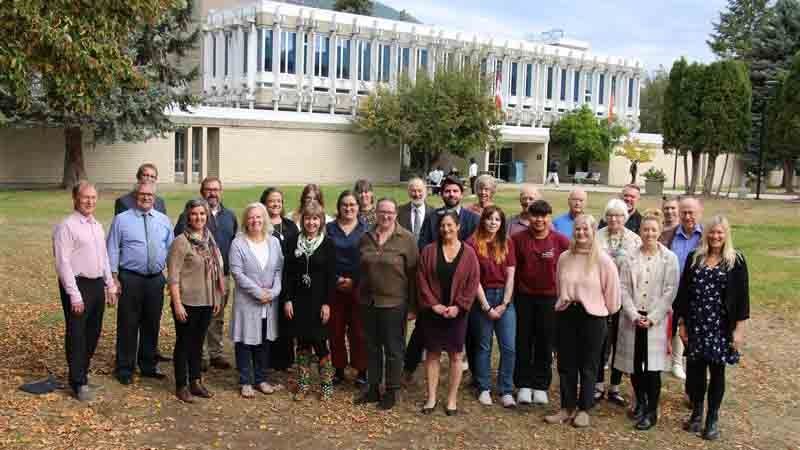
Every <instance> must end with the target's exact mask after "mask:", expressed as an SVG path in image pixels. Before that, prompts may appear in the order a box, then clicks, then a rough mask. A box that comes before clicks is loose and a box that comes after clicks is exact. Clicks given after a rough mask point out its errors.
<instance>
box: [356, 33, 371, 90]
mask: <svg viewBox="0 0 800 450" xmlns="http://www.w3.org/2000/svg"><path fill="white" fill-rule="evenodd" d="M371 67H372V45H371V44H370V42H369V41H358V79H359V80H360V81H369V80H370V70H371Z"/></svg>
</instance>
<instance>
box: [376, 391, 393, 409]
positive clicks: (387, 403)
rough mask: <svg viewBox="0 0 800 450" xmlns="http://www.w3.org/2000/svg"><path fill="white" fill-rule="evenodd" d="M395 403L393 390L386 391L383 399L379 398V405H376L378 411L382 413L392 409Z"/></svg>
mask: <svg viewBox="0 0 800 450" xmlns="http://www.w3.org/2000/svg"><path fill="white" fill-rule="evenodd" d="M396 401H397V398H396V394H395V390H394V389H387V390H386V392H384V393H383V397H381V401H380V404H378V409H382V410H384V411H386V410H389V409H392V408H394V404H395V402H396Z"/></svg>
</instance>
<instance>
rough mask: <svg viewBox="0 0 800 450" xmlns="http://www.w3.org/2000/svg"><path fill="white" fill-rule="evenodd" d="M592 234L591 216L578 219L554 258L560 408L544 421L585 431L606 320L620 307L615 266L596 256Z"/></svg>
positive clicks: (603, 255)
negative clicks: (562, 249)
mask: <svg viewBox="0 0 800 450" xmlns="http://www.w3.org/2000/svg"><path fill="white" fill-rule="evenodd" d="M596 231H597V225H596V222H595V219H594V217H592V216H590V215H582V216H578V217H577V218H576V219H575V228H574V231H573V234H572V241H571V242H570V247H569V250H568V251H566V252H564V253H562V254H561V257H559V259H558V269H557V277H558V278H557V280H558V301H557V302H556V306H555V309H556V317H557V330H558V332H557V334H558V336H557V343H558V344H557V348H558V375H559V379H560V384H561V409H560V410H559V411H558V412H557V413H555V414H553V415H551V416H547V417H545V421H546V422H547V423H551V424H555V423H566V422H571V423H572V424H573V425H574V426H576V427H588V426H589V414H588V411H589V409H590V408H591V407H592V402H593V389H594V384H593V381H594V379H595V377H596V376H597V371H598V369H599V366H598V362H599V361H600V351H601V350H602V349H601V346H602V343H603V340H604V339H605V335H606V333H607V326H606V317H607V316H608V315H609V314H614V313H615V312H617V311H619V308H620V290H619V289H620V288H619V274H618V273H617V266H616V265H614V261H613V260H612V259H611V257H610V256H608V254H606V253H605V252H602V251H600V248H599V245H598V243H597V241H596V240H595V232H596ZM579 375H580V381H581V382H580V386H581V389H580V393H578V379H579V378H578V376H579ZM576 408H577V412H576Z"/></svg>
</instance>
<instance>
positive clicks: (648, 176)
mask: <svg viewBox="0 0 800 450" xmlns="http://www.w3.org/2000/svg"><path fill="white" fill-rule="evenodd" d="M642 176H643V177H644V179H645V180H647V181H667V174H666V173H664V171H663V170H661V169H656V168H655V167H650V168H649V169H647V172H645V173H643V174H642Z"/></svg>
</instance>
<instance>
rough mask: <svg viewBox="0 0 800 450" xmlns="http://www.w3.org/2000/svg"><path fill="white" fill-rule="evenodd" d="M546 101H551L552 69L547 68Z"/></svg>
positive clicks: (550, 67)
mask: <svg viewBox="0 0 800 450" xmlns="http://www.w3.org/2000/svg"><path fill="white" fill-rule="evenodd" d="M547 99H548V100H552V99H553V67H552V66H549V67H548V68H547Z"/></svg>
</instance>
